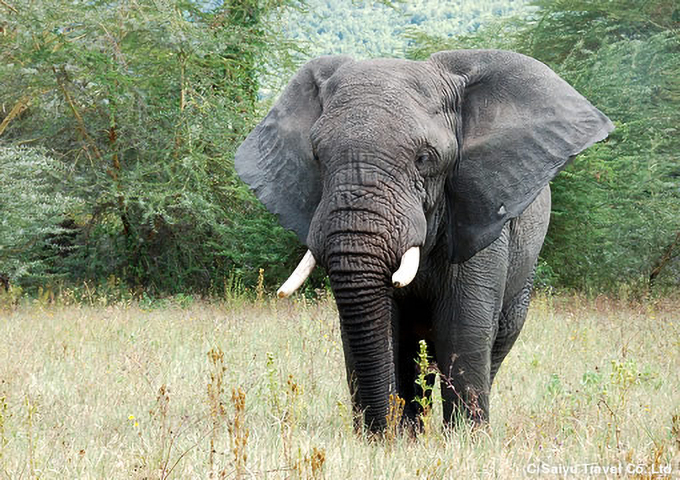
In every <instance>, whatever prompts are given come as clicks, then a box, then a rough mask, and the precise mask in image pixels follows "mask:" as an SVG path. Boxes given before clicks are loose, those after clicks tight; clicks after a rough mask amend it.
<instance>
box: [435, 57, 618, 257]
mask: <svg viewBox="0 0 680 480" xmlns="http://www.w3.org/2000/svg"><path fill="white" fill-rule="evenodd" d="M430 61H431V62H433V63H435V64H438V65H439V66H440V67H442V68H443V69H444V71H445V75H451V79H452V84H454V85H457V86H458V88H459V90H460V91H459V92H457V94H458V95H459V96H461V105H460V112H459V117H458V118H459V121H460V122H461V123H462V125H461V126H460V127H461V133H460V135H461V137H462V138H459V142H460V143H461V145H460V148H461V155H460V162H459V164H458V165H457V167H456V169H455V171H454V172H453V173H452V176H451V177H450V178H449V182H448V185H447V190H448V193H447V203H448V207H449V232H448V234H449V255H450V258H451V261H453V262H462V261H465V260H467V259H469V258H470V257H472V256H473V255H474V254H475V253H477V252H478V251H479V250H481V249H483V248H485V247H486V246H488V245H489V244H490V243H491V242H493V241H494V240H495V239H496V238H498V237H499V235H500V233H501V231H502V229H503V226H504V225H505V223H506V222H507V221H508V220H510V219H511V218H514V217H517V216H518V215H520V214H521V213H522V212H523V211H524V209H525V208H526V207H527V206H529V205H530V204H531V202H533V201H534V199H535V198H536V196H537V195H538V194H539V192H540V191H541V190H542V189H543V188H544V187H545V186H546V185H547V184H548V182H550V180H552V179H553V178H554V177H555V175H557V174H558V173H559V172H560V170H562V168H564V166H565V165H566V164H567V162H568V161H569V159H570V158H572V157H573V156H574V155H576V154H578V153H580V152H582V151H583V150H585V149H586V148H588V147H590V146H591V145H593V144H594V143H596V142H598V141H600V140H603V139H604V138H606V137H607V135H608V134H609V132H611V131H612V130H613V129H614V126H613V125H612V123H611V121H610V120H609V119H608V118H607V117H606V116H605V115H604V114H603V113H602V112H600V111H599V110H598V109H597V108H595V107H594V106H593V105H591V104H590V102H588V100H586V99H585V98H583V96H581V95H580V94H579V93H578V92H577V91H576V90H574V89H573V88H572V87H571V86H570V85H569V84H568V83H567V82H565V81H564V80H562V79H561V78H560V77H559V76H558V75H557V74H556V73H555V72H553V71H552V70H551V69H550V68H548V67H547V66H546V65H544V64H543V63H541V62H539V61H537V60H535V59H533V58H530V57H527V56H524V55H521V54H518V53H513V52H506V51H501V50H459V51H450V52H440V53H436V54H434V55H432V57H430Z"/></svg>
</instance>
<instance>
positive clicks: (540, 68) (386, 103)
mask: <svg viewBox="0 0 680 480" xmlns="http://www.w3.org/2000/svg"><path fill="white" fill-rule="evenodd" d="M612 129H613V126H612V124H611V122H610V121H609V119H608V118H607V117H606V116H604V115H603V114H602V113H601V112H600V111H598V110H597V109H596V108H595V107H593V106H592V105H591V104H590V103H589V102H588V101H587V100H586V99H585V98H583V97H582V96H581V95H580V94H578V93H577V92H576V91H575V90H574V89H573V88H571V87H570V86H569V85H568V84H567V83H565V82H564V81H563V80H561V79H560V78H559V77H558V76H557V75H556V74H555V73H554V72H552V71H551V70H550V69H549V68H548V67H546V66H545V65H543V64H542V63H540V62H537V61H536V60H533V59H531V58H529V57H525V56H523V55H519V54H515V53H511V52H503V51H493V50H479V51H465V50H463V51H452V52H440V53H437V54H435V55H433V56H432V57H431V58H430V59H429V60H427V61H423V62H414V61H405V60H396V59H377V60H369V61H354V60H352V59H351V58H348V57H337V56H331V57H320V58H317V59H315V60H312V61H310V62H309V63H307V64H306V65H305V66H304V67H302V68H301V69H300V71H299V72H298V73H297V74H296V75H295V77H293V79H292V80H291V81H290V83H289V84H288V86H287V88H286V90H285V91H284V92H283V94H282V95H281V97H280V98H279V100H278V101H277V103H276V104H275V105H274V107H273V108H272V110H271V111H270V112H269V114H268V115H267V116H266V118H265V119H264V120H263V121H262V122H261V123H260V124H259V125H258V126H257V127H256V128H255V130H254V131H253V132H252V133H251V134H250V136H249V137H248V138H247V139H246V140H245V142H244V143H243V145H241V147H240V149H239V150H238V153H237V155H236V168H237V171H238V173H239V175H240V176H241V178H242V179H243V180H244V181H245V182H246V183H248V184H249V185H250V187H251V188H252V189H253V190H254V191H255V193H256V194H257V196H258V197H259V198H260V200H261V201H262V202H263V203H264V204H265V205H266V206H267V207H268V208H269V209H270V211H272V212H274V213H276V214H278V216H279V219H280V221H281V223H282V224H283V225H284V226H286V227H288V228H291V229H292V230H294V231H295V232H297V234H298V236H299V237H300V240H301V241H302V242H304V243H305V244H306V245H307V246H308V247H309V249H310V250H311V251H312V253H313V254H314V257H315V258H316V259H317V261H318V263H319V264H320V265H321V266H323V267H324V268H325V269H326V271H327V273H328V275H329V277H330V282H331V287H332V289H333V292H334V294H335V298H336V302H337V306H338V310H339V313H340V322H341V331H342V339H343V347H344V352H345V361H346V365H347V375H348V380H349V384H350V389H351V392H352V395H353V402H354V407H355V409H356V410H357V411H361V412H363V415H364V422H365V425H366V426H367V427H368V429H369V430H371V431H380V430H382V429H384V427H385V424H386V415H387V413H388V397H389V395H390V394H392V393H398V394H399V395H400V396H401V397H402V398H404V399H405V400H406V409H405V416H406V418H407V419H411V420H413V419H415V418H416V416H417V414H418V410H417V407H416V405H415V403H414V402H413V399H414V397H415V396H417V395H419V393H420V392H419V391H418V389H417V387H416V385H415V384H414V380H415V378H416V374H417V371H416V363H415V358H416V352H417V349H418V342H419V340H421V339H424V340H425V341H426V342H427V344H428V350H429V352H431V353H432V354H433V356H434V359H435V360H436V363H437V365H438V367H439V370H440V371H441V372H442V373H443V375H444V376H445V378H446V380H445V381H444V382H443V388H442V397H443V399H444V421H445V422H447V423H448V422H449V421H450V420H451V418H452V415H453V414H454V413H455V412H456V411H462V412H463V413H464V414H465V415H467V416H468V417H470V418H472V419H473V420H474V421H477V422H484V421H487V420H488V415H489V390H490V388H491V384H492V382H493V379H494V376H495V375H496V373H497V371H498V368H499V366H500V364H501V362H502V361H503V359H504V358H505V356H506V354H507V353H508V351H509V350H510V348H511V347H512V345H513V343H514V342H515V340H516V338H517V335H518V334H519V332H520V329H521V328H522V324H523V323H524V319H525V316H526V312H527V307H528V305H529V295H530V291H531V287H532V282H533V272H534V268H535V265H536V259H537V258H538V254H539V251H540V249H541V246H542V244H543V239H544V236H545V233H546V230H547V227H548V221H549V216H550V189H549V186H548V182H549V181H550V180H551V179H552V178H553V177H554V176H555V175H556V174H557V173H558V172H559V171H560V170H561V169H562V168H563V167H564V165H565V164H566V162H567V161H568V160H569V159H570V158H571V157H573V156H574V155H576V154H578V153H579V152H581V151H582V150H584V149H585V148H587V147H589V146H590V145H592V144H593V143H595V142H597V141H600V140H602V139H604V138H605V137H606V136H607V134H608V133H609V132H610V131H611V130H612ZM413 246H420V247H421V260H420V268H419V271H418V274H417V276H416V277H415V280H414V281H413V282H412V283H411V284H410V285H409V286H407V287H405V288H403V289H395V288H394V287H393V286H392V285H391V280H390V279H391V275H392V274H393V273H394V272H395V270H397V268H398V267H399V262H400V259H401V256H402V255H403V253H404V252H405V251H406V250H407V249H409V248H410V247H413Z"/></svg>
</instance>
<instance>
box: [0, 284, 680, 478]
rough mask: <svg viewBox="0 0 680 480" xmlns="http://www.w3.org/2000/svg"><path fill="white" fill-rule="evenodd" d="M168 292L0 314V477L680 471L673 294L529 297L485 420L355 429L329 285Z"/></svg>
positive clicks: (679, 316) (435, 412) (434, 415)
mask: <svg viewBox="0 0 680 480" xmlns="http://www.w3.org/2000/svg"><path fill="white" fill-rule="evenodd" d="M180 300H181V301H166V302H162V303H160V302H151V301H147V302H118V303H116V304H113V305H105V303H106V302H105V301H102V302H100V303H98V302H96V301H93V302H84V303H82V302H81V303H71V304H69V303H70V302H44V301H36V302H33V303H30V304H29V303H26V304H22V305H20V306H18V307H15V308H13V309H11V310H9V309H6V310H4V311H0V478H7V479H20V478H25V479H29V478H45V479H47V478H55V479H67V478H68V479H88V478H107V479H108V478H112V479H117V478H121V479H129V478H132V479H165V478H175V479H207V478H263V479H268V478H271V479H279V478H328V479H373V478H376V479H383V478H384V479H412V478H427V479H429V478H463V479H464V478H499V479H505V478H525V477H541V478H680V375H679V373H680V302H678V301H670V300H663V301H649V302H645V303H641V304H636V305H634V306H631V304H629V303H624V302H614V301H610V300H606V299H595V300H587V299H584V298H582V297H578V296H569V297H553V296H546V295H537V296H536V297H535V298H534V301H533V303H532V307H531V310H530V313H529V317H528V319H527V322H526V326H525V328H524V331H523V332H522V334H521V336H520V338H519V340H518V341H517V344H516V345H515V347H514V349H513V350H512V351H511V353H510V354H509V356H508V358H507V359H506V361H505V363H504V364H503V366H502V367H501V371H500V373H499V375H498V377H497V380H496V383H495V385H494V387H493V389H492V392H491V422H490V425H489V426H488V428H478V429H472V428H470V427H469V426H466V425H461V426H459V428H457V429H455V430H453V431H444V429H443V428H442V426H441V405H440V404H439V401H440V400H439V398H437V397H438V395H437V393H436V392H435V398H434V405H433V408H432V411H431V413H430V414H429V415H427V416H426V418H425V419H424V427H423V432H422V433H421V434H420V435H419V436H418V437H415V438H414V437H413V436H411V435H408V434H406V433H400V432H399V430H398V428H395V429H394V431H393V432H388V434H386V435H385V436H384V437H383V438H379V439H376V438H373V439H371V438H368V437H367V436H366V435H363V434H361V433H356V432H355V431H354V428H353V418H352V409H351V404H350V398H349V392H348V388H347V383H346V379H345V367H344V361H343V354H342V345H341V342H340V332H339V323H338V319H337V312H336V310H335V306H334V304H333V302H332V300H331V299H321V300H318V301H309V300H304V299H303V298H302V297H300V298H298V299H294V300H273V299H267V298H261V299H260V301H256V300H245V299H241V298H233V299H231V300H228V301H224V302H217V301H213V302H202V301H193V300H191V298H189V297H182V298H181V299H180ZM59 303H62V304H59ZM395 427H396V425H395Z"/></svg>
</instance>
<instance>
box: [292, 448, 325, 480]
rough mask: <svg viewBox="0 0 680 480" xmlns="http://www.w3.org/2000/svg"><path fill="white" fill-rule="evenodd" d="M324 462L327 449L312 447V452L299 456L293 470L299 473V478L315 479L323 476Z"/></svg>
mask: <svg viewBox="0 0 680 480" xmlns="http://www.w3.org/2000/svg"><path fill="white" fill-rule="evenodd" d="M324 463H326V450H325V449H323V448H321V449H318V448H316V447H312V453H310V454H309V455H305V456H304V457H302V458H299V459H298V460H297V461H296V462H295V465H293V471H294V472H295V473H296V474H297V477H298V478H310V479H313V480H315V479H317V478H322V476H323V466H324Z"/></svg>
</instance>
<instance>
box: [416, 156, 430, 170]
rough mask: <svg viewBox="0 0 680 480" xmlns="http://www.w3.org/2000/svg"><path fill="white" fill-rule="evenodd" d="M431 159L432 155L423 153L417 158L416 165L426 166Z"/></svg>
mask: <svg viewBox="0 0 680 480" xmlns="http://www.w3.org/2000/svg"><path fill="white" fill-rule="evenodd" d="M429 161H430V155H429V154H427V153H421V154H420V155H418V157H417V158H416V167H424V166H425V165H427V162H429Z"/></svg>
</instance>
